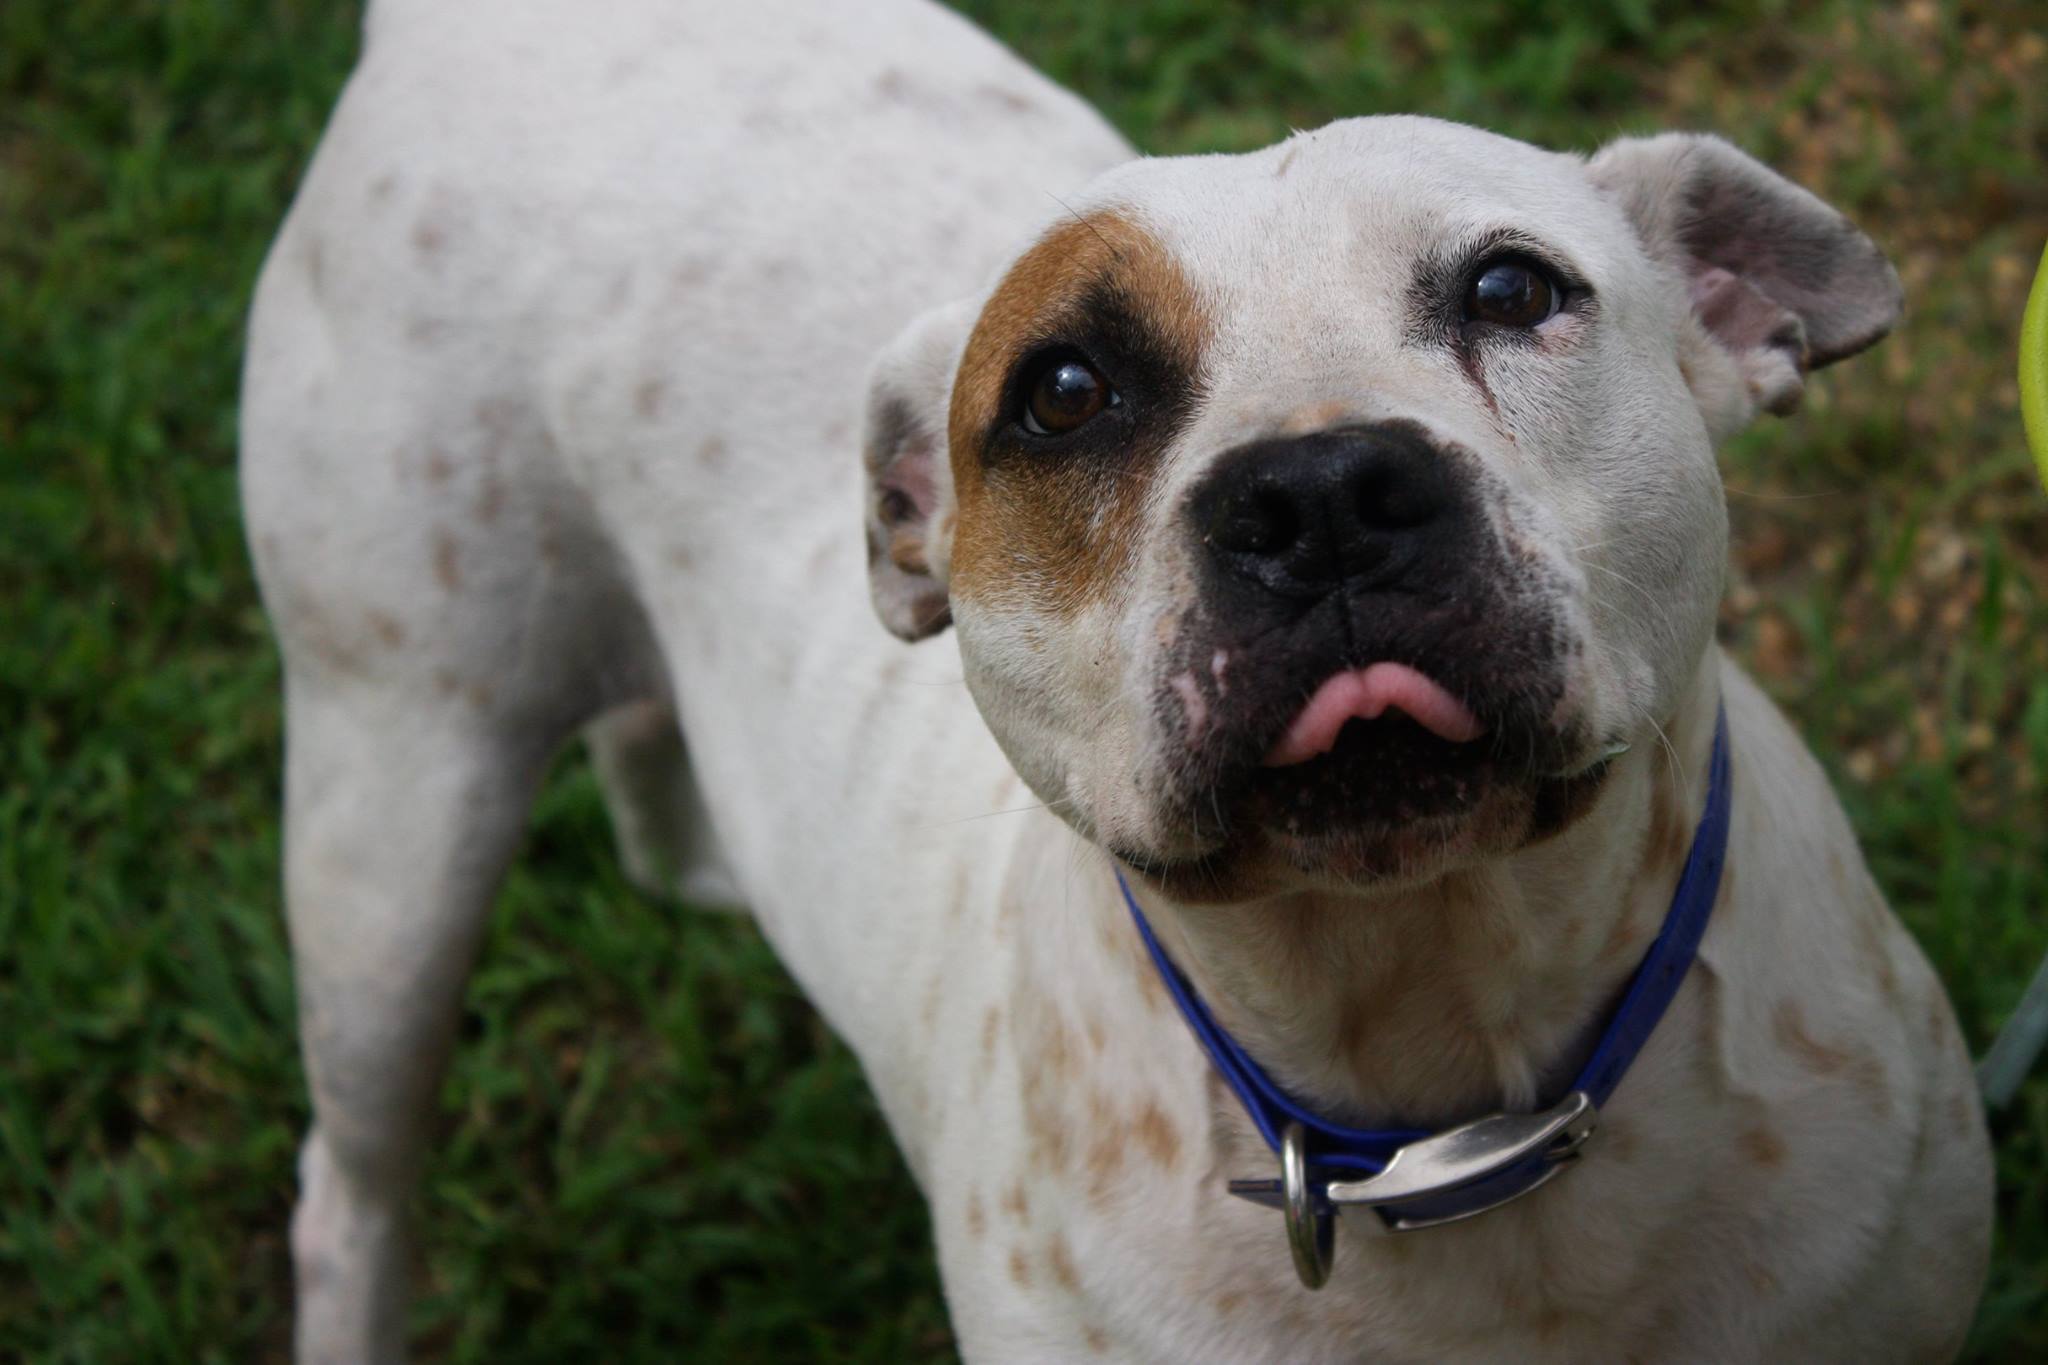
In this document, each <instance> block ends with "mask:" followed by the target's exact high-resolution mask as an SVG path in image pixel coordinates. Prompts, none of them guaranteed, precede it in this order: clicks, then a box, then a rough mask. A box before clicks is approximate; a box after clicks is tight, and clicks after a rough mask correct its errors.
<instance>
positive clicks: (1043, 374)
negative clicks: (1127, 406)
mask: <svg viewBox="0 0 2048 1365" xmlns="http://www.w3.org/2000/svg"><path fill="white" fill-rule="evenodd" d="M1114 402H1116V393H1115V392H1114V391H1113V390H1112V389H1111V388H1110V387H1109V381H1108V380H1106V379H1104V378H1103V377H1102V373H1101V371H1099V370H1097V369H1096V368H1095V367H1094V366H1093V365H1090V364H1089V363H1088V361H1087V359H1086V358H1085V357H1082V356H1080V355H1076V354H1075V353H1074V352H1072V351H1067V352H1064V353H1059V354H1055V355H1051V356H1048V357H1046V358H1045V359H1044V360H1042V361H1040V362H1039V363H1038V365H1037V367H1036V368H1035V369H1034V370H1033V371H1032V373H1031V376H1030V380H1029V382H1028V383H1027V384H1026V385H1025V388H1024V413H1023V416H1022V418H1021V419H1020V420H1021V421H1022V422H1023V424H1024V430H1026V431H1028V432H1030V433H1031V434H1032V435H1034V436H1063V435H1065V434H1066V433H1067V432H1070V431H1072V430H1074V429H1075V428H1077V427H1079V426H1080V425H1081V424H1082V423H1083V422H1086V421H1087V420H1088V419H1089V418H1091V417H1093V416H1095V414H1096V413H1098V412H1101V411H1102V410H1103V409H1104V408H1106V407H1109V406H1110V405H1111V404H1112V403H1114Z"/></svg>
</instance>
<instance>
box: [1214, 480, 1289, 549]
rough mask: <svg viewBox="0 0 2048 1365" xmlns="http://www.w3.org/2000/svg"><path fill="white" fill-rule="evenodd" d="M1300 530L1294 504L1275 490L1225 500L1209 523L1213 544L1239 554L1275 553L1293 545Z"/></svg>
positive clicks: (1259, 490)
mask: <svg viewBox="0 0 2048 1365" xmlns="http://www.w3.org/2000/svg"><path fill="white" fill-rule="evenodd" d="M1300 531H1301V524H1300V520H1299V518H1298V517H1297V516H1296V515H1295V510H1294V504H1293V503H1292V502H1291V501H1290V500H1289V499H1288V497H1287V495H1286V494H1284V493H1282V492H1280V491H1279V490H1278V489H1274V488H1257V489H1251V490H1248V491H1246V492H1244V493H1241V494H1239V495H1238V496H1236V497H1232V498H1225V499H1223V500H1222V502H1221V503H1219V504H1218V505H1217V508H1216V513H1215V515H1214V516H1213V517H1211V518H1210V521H1209V541H1210V543H1211V544H1213V545H1215V546H1216V547H1217V548H1218V549H1221V550H1226V551H1229V552H1232V553H1235V554H1248V555H1270V554H1274V553H1276V552H1278V551H1280V550H1284V549H1286V548H1287V547H1288V546H1290V545H1292V544H1293V543H1294V541H1295V539H1296V537H1297V536H1298V535H1299V534H1300Z"/></svg>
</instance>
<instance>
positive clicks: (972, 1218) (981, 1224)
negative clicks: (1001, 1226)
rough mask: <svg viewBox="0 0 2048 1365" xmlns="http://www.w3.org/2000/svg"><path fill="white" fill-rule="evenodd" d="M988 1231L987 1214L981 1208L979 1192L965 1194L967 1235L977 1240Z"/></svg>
mask: <svg viewBox="0 0 2048 1365" xmlns="http://www.w3.org/2000/svg"><path fill="white" fill-rule="evenodd" d="M987 1231H988V1214H987V1213H986V1212H985V1211H984V1210H983V1209H982V1207H981V1191H980V1190H969V1191H968V1192H967V1235H968V1236H969V1237H975V1238H979V1237H980V1236H981V1235H982V1234H983V1233H984V1232H987Z"/></svg>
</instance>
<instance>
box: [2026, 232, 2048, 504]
mask: <svg viewBox="0 0 2048 1365" xmlns="http://www.w3.org/2000/svg"><path fill="white" fill-rule="evenodd" d="M2020 421H2021V423H2022V424H2023V425H2024V426H2025V427H2026V429H2027V446H2028V448H2029V449H2031V450H2032V451H2033V452H2034V465H2035V467H2036V468H2037V469H2039V470H2040V471H2041V482H2042V483H2043V484H2044V485H2048V249H2044V250H2043V251H2042V252H2041V268H2040V269H2039V270H2038V271H2036V272H2035V274H2034V287H2033V289H2032V290H2031V291H2029V292H2028V294H2027V311H2026V314H2025V316H2023V317H2022V318H2021V319H2020Z"/></svg>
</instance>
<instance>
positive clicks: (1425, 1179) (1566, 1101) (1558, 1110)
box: [1230, 1090, 1600, 1289]
mask: <svg viewBox="0 0 2048 1365" xmlns="http://www.w3.org/2000/svg"><path fill="white" fill-rule="evenodd" d="M1599 1118H1600V1111H1599V1110H1597V1109H1595V1108H1594V1107H1593V1101H1592V1098H1591V1097H1590V1096H1589V1095H1587V1094H1586V1093H1585V1092H1584V1091H1583V1090H1574V1091H1573V1092H1572V1093H1571V1094H1569V1095H1567V1096H1565V1097H1564V1098H1563V1099H1562V1100H1560V1101H1558V1102H1557V1104H1555V1105H1553V1106H1552V1107H1551V1108H1549V1109H1546V1110H1544V1111H1543V1112H1541V1113H1539V1114H1489V1115H1487V1116H1486V1117H1485V1118H1479V1119H1474V1120H1472V1121H1471V1122H1470V1123H1462V1124H1459V1125H1458V1126H1457V1127H1456V1128H1447V1129H1445V1130H1444V1131H1443V1132H1441V1133H1432V1134H1431V1135H1430V1136H1428V1137H1426V1138H1419V1139H1417V1140H1416V1141H1414V1142H1411V1143H1409V1144H1408V1145H1407V1146H1405V1147H1402V1148H1399V1149H1398V1150H1396V1151H1395V1153H1394V1155H1393V1156H1392V1157H1390V1158H1388V1160H1387V1165H1386V1169H1384V1170H1382V1171H1381V1172H1380V1173H1379V1174H1378V1175H1375V1176H1368V1177H1367V1178H1366V1179H1364V1180H1333V1181H1330V1182H1329V1184H1328V1185H1326V1186H1325V1187H1324V1188H1323V1189H1322V1190H1317V1189H1315V1188H1314V1182H1313V1181H1311V1180H1310V1179H1309V1175H1308V1153H1307V1149H1306V1139H1307V1135H1306V1134H1305V1133H1304V1132H1303V1131H1302V1126H1301V1124H1300V1123H1298V1122H1295V1123H1289V1124H1288V1125H1287V1127H1286V1129H1285V1130H1284V1131H1283V1132H1282V1133H1281V1136H1280V1178H1279V1179H1278V1180H1233V1181H1231V1182H1230V1192H1231V1193H1232V1194H1234V1195H1236V1196H1237V1197H1238V1198H1240V1199H1248V1200H1250V1201H1251V1202H1253V1203H1255V1204H1264V1205H1266V1206H1267V1207H1268V1208H1279V1209H1281V1210H1283V1211H1284V1212H1285V1213H1286V1215H1287V1246H1288V1249H1289V1250H1290V1251H1291V1252H1293V1254H1294V1269H1295V1273H1296V1274H1298V1275H1299V1276H1300V1277H1301V1282H1302V1283H1303V1284H1304V1285H1307V1286H1308V1287H1309V1288H1310V1289H1320V1288H1322V1286H1323V1284H1324V1282H1325V1281H1327V1280H1328V1279H1329V1278H1330V1265H1331V1261H1332V1259H1333V1257H1334V1244H1335V1232H1336V1227H1335V1224H1336V1213H1337V1212H1338V1211H1340V1210H1342V1209H1343V1208H1345V1207H1346V1206H1349V1205H1363V1206H1364V1207H1366V1208H1368V1209H1370V1210H1371V1211H1372V1213H1373V1215H1374V1216H1373V1219H1372V1221H1371V1222H1370V1223H1369V1224H1368V1227H1369V1228H1371V1229H1372V1230H1374V1231H1382V1230H1383V1231H1387V1232H1413V1231H1416V1230H1417V1229H1420V1228H1431V1227H1439V1226H1441V1225H1442V1224H1445V1223H1455V1222H1458V1221H1460V1220H1461V1219H1465V1218H1470V1217H1473V1216H1474V1215H1476V1214H1481V1213H1486V1212H1488V1211H1489V1210H1492V1209H1497V1208H1499V1207H1500V1206H1501V1205H1503V1204H1507V1203H1511V1202H1513V1201H1514V1200H1516V1199H1519V1198H1521V1197H1522V1196H1523V1195H1525V1194H1527V1193H1528V1192H1529V1191H1530V1190H1533V1189H1535V1188H1536V1187H1537V1186H1539V1185H1544V1184H1547V1183H1549V1181H1550V1180H1551V1179H1552V1178H1554V1177H1555V1176H1556V1175H1557V1173H1558V1172H1559V1171H1561V1170H1563V1169H1564V1167H1565V1166H1566V1165H1567V1164H1569V1163H1570V1162H1571V1161H1573V1160H1575V1159H1576V1158H1577V1157H1578V1155H1579V1149H1580V1148H1581V1147H1582V1146H1584V1145H1585V1142H1586V1139H1587V1138H1589V1137H1591V1136H1592V1135H1593V1129H1594V1127H1595V1125H1596V1124H1597V1123H1598V1122H1599ZM1537 1159H1540V1160H1541V1161H1542V1162H1543V1163H1544V1166H1545V1169H1543V1170H1542V1172H1541V1173H1539V1174H1538V1175H1537V1176H1536V1177H1535V1178H1534V1179H1532V1180H1530V1182H1529V1183H1528V1184H1526V1185H1522V1186H1520V1187H1519V1188H1517V1189H1514V1190H1511V1191H1509V1192H1508V1193H1506V1194H1503V1195H1501V1196H1500V1197H1499V1198H1497V1199H1493V1200H1490V1201H1488V1202H1485V1203H1481V1204H1475V1205H1473V1206H1471V1207H1470V1208H1461V1209H1458V1210H1457V1211H1455V1212H1453V1213H1449V1214H1434V1215H1432V1214H1427V1213H1423V1212H1420V1211H1411V1212H1409V1213H1403V1212H1402V1211H1401V1209H1402V1206H1404V1205H1413V1204H1417V1203H1421V1202H1424V1201H1428V1200H1433V1199H1436V1198H1439V1197H1441V1196H1444V1195H1449V1194H1452V1193H1455V1192H1456V1191H1458V1190H1462V1189H1466V1188H1468V1187H1470V1186H1472V1185H1475V1184H1478V1183H1479V1182H1481V1181H1483V1180H1487V1179H1489V1178H1491V1177H1493V1176H1497V1175H1499V1174H1500V1173H1502V1172H1503V1171H1506V1170H1509V1169H1511V1168H1513V1167H1516V1166H1520V1165H1523V1164H1526V1163H1528V1162H1530V1161H1532V1160H1537Z"/></svg>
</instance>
